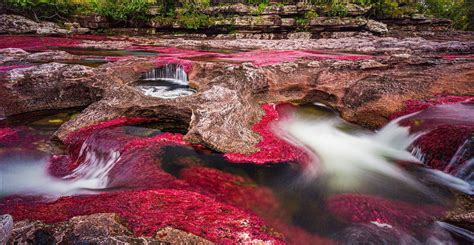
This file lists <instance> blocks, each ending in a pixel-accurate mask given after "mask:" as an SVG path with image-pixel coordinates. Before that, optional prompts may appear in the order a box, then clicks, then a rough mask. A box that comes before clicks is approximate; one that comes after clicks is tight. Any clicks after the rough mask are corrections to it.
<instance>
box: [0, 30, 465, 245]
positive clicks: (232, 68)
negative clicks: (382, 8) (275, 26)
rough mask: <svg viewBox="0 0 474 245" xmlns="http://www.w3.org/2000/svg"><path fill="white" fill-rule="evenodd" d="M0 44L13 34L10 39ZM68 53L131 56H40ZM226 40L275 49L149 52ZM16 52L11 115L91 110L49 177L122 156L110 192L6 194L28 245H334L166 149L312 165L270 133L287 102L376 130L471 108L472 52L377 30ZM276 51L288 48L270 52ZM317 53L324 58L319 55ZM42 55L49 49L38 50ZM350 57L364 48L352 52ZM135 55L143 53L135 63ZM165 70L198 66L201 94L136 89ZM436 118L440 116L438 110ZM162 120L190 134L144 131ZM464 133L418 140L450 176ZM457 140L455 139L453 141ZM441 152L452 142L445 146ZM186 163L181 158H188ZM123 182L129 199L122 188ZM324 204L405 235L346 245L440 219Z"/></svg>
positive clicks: (254, 189) (348, 200)
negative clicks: (99, 60)
mask: <svg viewBox="0 0 474 245" xmlns="http://www.w3.org/2000/svg"><path fill="white" fill-rule="evenodd" d="M2 38H3V39H2ZM0 40H13V39H12V37H10V36H7V37H5V36H3V37H2V36H0ZM15 40H16V39H15ZM26 40H28V41H31V40H32V39H30V38H26ZM43 41H44V42H43ZM61 42H64V46H65V47H68V48H74V47H80V48H84V47H87V48H91V47H92V48H93V47H95V48H103V47H110V48H116V49H124V48H125V49H126V53H125V54H120V55H117V56H107V55H110V50H108V53H107V52H106V54H105V55H103V56H106V57H105V58H104V59H103V60H107V61H108V63H106V64H104V65H100V66H98V67H91V66H85V65H80V64H67V63H69V62H74V61H80V60H81V59H83V57H82V58H81V57H80V55H72V54H70V53H68V52H67V50H66V51H58V50H43V49H45V46H46V45H47V44H55V45H58V43H61ZM225 42H228V45H230V46H231V47H234V48H239V49H249V48H262V47H264V46H265V45H269V46H268V47H266V48H265V49H266V50H250V51H249V50H247V51H242V50H239V51H241V52H233V51H231V52H229V51H227V50H226V51H225V52H217V51H213V50H208V51H203V50H185V49H178V48H175V47H167V48H164V47H156V46H153V45H163V44H165V45H170V46H176V47H193V48H196V47H201V48H219V47H224V45H225V44H226V43H225ZM279 42H280V43H279ZM331 42H333V43H331ZM278 43H279V44H278ZM15 44H16V45H18V46H16V47H17V48H9V49H3V50H0V72H1V73H0V96H1V97H2V99H3V100H2V103H0V116H1V117H3V116H11V115H15V114H19V113H29V112H33V111H38V110H49V109H61V108H72V107H78V106H79V107H86V108H85V109H84V110H83V111H81V112H80V113H79V114H78V115H75V116H74V117H72V119H71V120H69V121H67V122H66V123H64V124H62V126H61V127H60V128H59V129H58V130H57V131H56V133H55V135H54V138H55V139H59V140H60V141H61V142H62V144H63V146H64V147H63V148H64V149H61V150H58V152H57V155H54V156H52V157H51V159H50V160H49V162H48V171H49V172H51V175H52V176H56V177H64V176H67V175H68V174H70V173H71V172H72V171H74V170H75V169H77V167H78V164H81V163H82V164H84V162H85V163H87V161H86V160H85V159H86V158H87V157H86V156H84V155H83V151H82V148H83V147H86V148H87V150H90V151H93V152H95V153H97V154H99V155H100V154H105V153H109V152H111V151H113V152H118V153H119V155H120V158H118V159H116V160H117V163H116V164H115V165H114V167H113V168H112V169H111V170H110V173H109V177H110V181H109V182H108V185H107V186H106V187H105V188H110V189H111V191H110V192H105V193H96V194H97V195H75V196H64V197H61V198H59V199H57V200H54V201H50V202H45V201H44V200H37V199H34V198H33V199H29V198H16V197H7V198H3V199H2V200H1V202H0V210H1V212H2V213H10V214H11V215H12V216H13V217H14V218H15V220H16V222H15V225H14V227H13V228H12V229H4V230H5V231H6V233H8V231H9V230H12V236H11V240H10V241H13V242H19V243H22V242H25V241H27V240H28V241H29V240H32V241H37V242H38V243H43V242H44V243H47V242H60V241H63V242H66V243H98V244H109V243H120V242H123V243H132V244H133V243H147V242H148V243H155V242H156V243H203V244H211V243H213V242H215V243H223V242H224V243H275V244H280V243H294V244H308V243H309V242H310V241H311V242H315V241H318V243H320V244H331V243H333V241H332V240H330V239H328V238H322V237H319V235H317V234H310V233H308V232H307V231H305V230H303V229H301V228H300V227H298V226H292V225H288V224H287V223H286V222H284V221H285V220H289V219H290V217H291V216H290V215H289V214H287V213H286V212H280V210H281V207H280V206H279V205H281V202H280V201H279V200H278V197H277V196H275V195H274V193H273V192H272V191H271V190H269V189H268V188H266V187H262V186H257V185H256V184H255V183H254V182H253V181H252V180H250V179H248V178H244V177H241V176H237V175H235V174H230V173H226V172H223V171H220V170H216V169H212V168H207V167H203V166H201V164H200V163H199V161H200V160H199V159H193V158H191V159H184V160H183V159H179V161H178V163H177V165H179V166H181V167H183V166H186V168H184V169H180V168H178V169H174V170H169V169H167V171H169V172H167V171H165V169H166V164H165V163H166V161H165V159H163V158H162V157H163V156H162V155H160V154H161V153H162V152H165V151H166V149H167V147H183V148H185V149H187V150H189V151H191V150H201V151H206V149H207V148H209V149H211V150H215V151H218V152H221V153H226V154H224V155H222V156H221V157H222V159H225V160H227V161H230V162H233V163H254V164H262V165H264V166H265V167H268V166H266V165H265V164H268V163H281V164H280V165H284V164H287V163H292V162H300V163H301V162H303V163H304V162H305V161H306V160H307V159H306V158H307V155H305V153H304V152H302V151H301V150H300V149H298V148H296V147H293V146H292V145H290V144H288V143H286V142H284V141H283V140H281V139H280V138H278V137H277V136H276V135H275V134H274V133H273V131H272V129H271V127H272V122H275V121H278V120H280V119H281V118H282V117H284V113H283V110H282V108H284V107H286V106H290V107H291V104H290V103H299V104H307V103H323V104H326V105H328V106H330V107H331V108H334V109H336V110H337V111H338V112H339V113H340V115H341V117H342V118H344V119H346V120H348V121H350V122H354V123H357V124H359V125H362V126H365V127H368V128H378V127H380V126H382V125H384V124H385V123H387V122H388V120H390V119H393V118H397V117H399V116H402V115H406V114H409V113H411V112H417V111H420V110H423V109H429V108H431V107H432V106H436V105H439V104H444V105H446V104H453V106H460V107H456V108H455V109H456V110H452V111H459V108H461V109H462V110H464V109H465V108H466V106H472V105H470V104H469V103H472V102H469V101H472V94H474V86H473V83H472V81H474V72H473V71H474V62H473V57H472V53H473V47H474V46H473V43H472V41H466V40H465V38H464V37H460V38H459V40H457V41H451V42H446V41H442V40H441V41H439V40H438V41H436V40H431V41H427V40H426V39H422V38H415V39H410V38H395V37H391V38H390V37H374V36H371V35H368V36H357V37H346V38H340V39H326V40H308V42H306V43H305V42H302V41H301V40H283V41H273V40H239V42H237V41H232V40H225V41H223V40H201V41H199V40H185V39H182V40H164V39H153V38H143V37H131V38H127V39H123V38H120V37H115V38H112V39H110V40H109V39H106V40H105V39H103V38H101V37H89V38H88V39H87V40H82V39H74V38H67V39H59V38H58V39H57V38H45V39H42V42H41V43H32V44H31V45H28V43H27V41H25V42H24V43H22V42H15ZM286 44H288V46H287V47H285V46H284V45H286ZM1 45H2V44H0V46H1ZM3 45H5V44H3ZM7 45H8V44H7ZM305 45H306V46H305ZM11 46H15V45H13V44H12V45H11ZM53 46H54V45H53ZM303 47H305V49H304V50H299V49H302V48H303ZM19 48H24V49H19ZM272 48H275V49H277V50H268V49H272ZM320 48H325V49H329V50H315V49H320ZM35 49H36V50H40V51H41V52H33V51H32V50H35ZM330 49H336V50H337V51H336V50H330ZM339 49H342V50H345V51H347V52H349V51H350V52H354V51H358V52H362V51H363V52H362V53H357V54H352V53H344V52H342V51H341V50H339ZM24 50H27V51H24ZM72 50H73V49H72ZM86 51H88V50H84V49H81V50H79V51H76V52H79V54H80V52H86ZM69 52H71V53H72V52H73V51H69ZM132 52H137V53H139V55H136V56H140V57H133V56H134V54H133V53H132ZM143 53H145V55H143ZM150 53H151V55H150ZM169 63H173V64H177V65H180V66H182V67H183V69H184V70H186V71H187V73H188V79H189V85H190V86H191V87H192V88H193V89H195V90H196V93H194V94H191V95H189V96H185V97H177V98H173V99H163V98H156V97H151V96H146V95H145V94H144V93H142V92H141V91H140V90H139V89H138V88H137V87H136V86H135V83H136V81H137V80H139V79H140V78H141V77H142V75H143V74H144V73H146V72H149V71H151V70H152V69H154V68H160V67H163V65H166V64H169ZM2 67H7V68H4V70H2V69H1V68H2ZM465 104H469V105H465ZM433 108H434V109H432V110H435V111H436V110H437V108H438V107H433ZM448 111H449V110H448ZM430 112H431V111H430V110H427V112H425V113H428V114H422V113H420V115H421V116H423V115H425V116H426V115H430V114H429V113H430ZM441 112H443V111H441ZM461 114H462V115H464V116H465V117H468V116H469V114H468V113H461ZM420 115H419V116H420ZM446 115H447V116H448V115H451V114H448V113H446ZM421 119H423V118H422V117H421ZM423 120H425V119H423ZM153 122H159V123H161V124H168V125H173V126H174V127H175V128H174V130H177V131H179V133H176V132H173V133H169V132H161V131H158V130H151V129H147V130H144V132H145V133H144V132H142V131H140V130H137V129H134V126H138V125H141V124H145V123H153ZM419 122H420V121H419V120H415V119H414V120H412V121H410V123H413V124H410V126H412V127H413V130H417V129H416V127H422V126H420V125H423V124H419ZM454 122H455V123H451V124H453V125H451V126H450V127H446V126H445V125H444V124H443V123H442V122H436V123H435V124H430V125H435V126H436V127H438V128H437V129H435V131H433V133H432V134H427V135H425V138H420V139H419V141H417V142H416V144H417V146H419V147H422V148H423V149H424V150H426V152H428V154H427V155H426V157H425V159H426V160H427V162H426V164H427V165H428V166H430V167H433V168H438V169H442V170H443V171H445V172H448V173H452V172H450V171H451V169H446V166H447V165H448V162H449V161H451V158H453V159H454V158H455V157H454V155H455V153H456V149H457V147H459V145H460V144H462V143H464V142H467V144H466V147H470V146H471V145H472V144H471V143H469V142H470V141H469V135H470V134H472V125H467V126H466V125H465V124H466V123H465V121H463V118H460V119H459V118H457V119H456V120H455V121H454ZM148 131H150V132H148ZM164 131H166V130H164ZM25 132H28V130H27V129H23V128H2V129H0V146H2V147H14V146H16V145H20V144H21V145H25V148H27V149H30V148H31V149H33V148H35V147H36V146H35V143H33V142H35V140H36V139H37V138H41V140H42V141H47V137H48V136H45V135H35V136H31V137H25V135H26V136H27V133H25ZM446 135H449V136H453V137H451V138H450V139H446V138H445V137H444V136H446ZM454 136H455V137H454ZM438 142H443V143H444V142H449V144H446V145H443V147H439V144H438ZM439 151H442V152H444V153H446V154H438V152H439ZM181 153H182V152H179V151H178V155H179V154H181ZM447 153H449V154H447ZM469 157H472V156H471V155H462V154H461V156H460V157H459V158H455V160H456V166H460V165H462V163H463V161H464V160H465V158H469ZM168 161H169V160H168ZM171 161H173V159H171ZM458 162H459V163H460V164H459V165H458V164H457V163H458ZM280 165H274V166H280ZM453 169H458V168H453ZM124 186H125V187H127V188H130V189H118V190H115V188H120V187H124ZM463 198H464V199H465V197H463ZM464 199H462V198H460V200H464ZM466 203H467V204H466ZM470 203H471V202H470V201H467V202H461V203H460V204H459V205H458V206H459V207H460V208H459V210H456V211H455V212H452V213H450V214H448V215H447V216H446V220H447V221H449V222H453V223H459V224H462V225H461V226H462V227H471V226H472V225H470V224H471V223H472V205H470ZM324 205H326V206H328V207H329V211H330V213H331V215H334V216H335V217H337V218H338V220H340V222H355V223H364V224H365V223H368V222H372V221H374V220H376V221H380V222H382V223H383V224H385V223H387V224H390V225H393V226H394V227H395V228H396V229H397V230H396V232H395V233H396V234H395V233H394V231H393V230H390V231H389V230H387V229H386V227H385V228H383V227H377V228H375V227H365V226H364V227H362V226H361V227H352V228H349V229H348V230H347V233H344V237H346V236H347V237H349V238H348V239H352V238H351V236H350V235H349V233H351V232H353V231H354V230H355V231H361V230H362V231H363V230H364V229H365V228H367V230H368V232H369V233H370V234H373V233H374V232H373V230H374V229H375V230H377V232H380V233H384V234H385V233H390V234H395V236H394V237H393V240H394V241H396V239H397V238H398V237H399V236H401V235H400V234H402V235H403V234H404V232H405V230H406V229H412V228H413V227H411V226H410V224H412V223H413V224H415V223H416V229H418V228H419V227H418V226H419V225H420V224H421V223H429V222H431V221H432V219H433V217H439V216H440V215H442V211H444V210H442V209H441V208H439V207H437V206H429V205H428V206H426V208H425V209H423V210H420V209H416V211H414V210H415V207H414V205H413V204H411V203H407V202H403V201H393V200H388V199H385V198H379V197H373V196H371V195H350V194H348V195H345V194H340V195H335V196H334V197H333V198H330V199H328V201H327V203H325V204H324ZM360 207H365V208H362V209H363V210H360ZM407 214H409V215H407ZM425 221H426V222H425ZM469 222H471V223H469ZM377 224H379V223H377ZM379 225H380V224H379ZM407 225H408V226H407ZM4 227H7V228H8V226H4ZM0 228H2V226H0ZM0 231H1V229H0ZM356 238H357V237H356ZM357 239H359V238H357ZM369 240H370V239H369Z"/></svg>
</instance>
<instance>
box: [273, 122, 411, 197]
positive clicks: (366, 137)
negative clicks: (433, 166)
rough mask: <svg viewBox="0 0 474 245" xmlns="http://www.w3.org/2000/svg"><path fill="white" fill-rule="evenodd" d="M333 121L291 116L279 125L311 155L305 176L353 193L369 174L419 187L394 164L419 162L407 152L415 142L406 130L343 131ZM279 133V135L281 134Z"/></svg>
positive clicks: (393, 124) (389, 127)
mask: <svg viewBox="0 0 474 245" xmlns="http://www.w3.org/2000/svg"><path fill="white" fill-rule="evenodd" d="M341 126H342V121H341V120H339V119H336V118H323V119H308V118H301V117H298V116H296V117H293V118H292V119H289V120H287V121H284V122H282V123H281V124H280V128H282V129H283V130H285V132H284V133H283V134H282V135H283V137H284V138H286V139H287V140H289V141H291V142H293V143H294V144H297V145H300V146H303V147H305V148H306V149H308V150H309V151H310V152H312V153H314V157H313V159H314V160H313V163H312V164H310V165H309V167H308V169H307V171H306V172H305V176H306V177H307V178H316V177H318V176H326V177H328V182H329V186H330V188H332V189H334V190H353V189H357V188H358V187H359V183H360V181H361V180H363V179H364V178H365V176H366V175H368V174H374V173H375V174H378V175H384V176H387V177H391V178H394V179H398V180H401V181H403V182H405V183H409V184H411V185H413V186H418V187H419V184H418V183H417V182H416V181H414V180H412V179H411V178H410V177H409V176H408V175H406V174H405V173H404V172H403V171H402V170H401V169H400V168H398V167H397V166H396V165H395V164H393V161H395V160H401V161H409V162H416V163H417V162H418V159H417V158H415V157H414V156H412V155H411V154H410V152H408V151H407V150H406V149H407V148H408V146H410V145H411V144H412V143H413V141H414V140H415V139H416V136H411V135H410V134H409V131H408V128H405V127H400V126H398V124H397V122H396V121H394V122H391V123H389V124H388V125H387V126H385V127H384V128H382V129H381V130H380V131H379V132H377V133H371V132H353V133H350V132H346V131H344V130H342V129H341ZM280 134H281V132H280Z"/></svg>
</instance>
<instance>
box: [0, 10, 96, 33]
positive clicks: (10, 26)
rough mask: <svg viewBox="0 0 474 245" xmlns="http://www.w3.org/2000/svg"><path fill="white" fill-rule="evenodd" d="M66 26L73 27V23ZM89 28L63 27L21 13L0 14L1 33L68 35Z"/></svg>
mask: <svg viewBox="0 0 474 245" xmlns="http://www.w3.org/2000/svg"><path fill="white" fill-rule="evenodd" d="M66 26H70V27H73V26H74V25H72V24H66ZM87 32H89V30H88V29H87V28H80V27H74V28H70V29H63V28H61V27H59V26H58V25H57V24H56V23H53V22H47V21H43V22H35V21H32V20H30V19H27V18H25V17H23V16H19V15H6V14H3V15H0V33H11V34H25V33H36V34H39V35H66V34H70V33H79V34H83V33H87Z"/></svg>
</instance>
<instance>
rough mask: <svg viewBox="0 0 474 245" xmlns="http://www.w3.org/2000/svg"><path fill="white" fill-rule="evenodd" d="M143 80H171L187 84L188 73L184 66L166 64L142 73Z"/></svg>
mask: <svg viewBox="0 0 474 245" xmlns="http://www.w3.org/2000/svg"><path fill="white" fill-rule="evenodd" d="M143 80H145V81H157V80H171V81H175V82H176V83H179V84H182V85H188V74H186V72H185V71H184V67H183V66H181V65H177V64H166V65H165V66H163V67H160V68H156V69H153V70H151V71H149V72H147V73H145V74H144V75H143Z"/></svg>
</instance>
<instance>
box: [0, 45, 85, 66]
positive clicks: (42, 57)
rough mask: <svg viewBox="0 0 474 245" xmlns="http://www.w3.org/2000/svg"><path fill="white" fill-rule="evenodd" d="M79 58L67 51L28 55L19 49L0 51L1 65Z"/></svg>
mask: <svg viewBox="0 0 474 245" xmlns="http://www.w3.org/2000/svg"><path fill="white" fill-rule="evenodd" d="M78 59H79V57H78V56H75V55H72V54H69V53H67V52H65V51H46V52H38V53H28V52H26V51H25V50H23V49H19V48H6V49H0V65H1V64H7V63H12V62H13V63H15V62H16V63H18V62H23V61H27V62H40V63H45V62H53V61H66V60H78Z"/></svg>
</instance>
